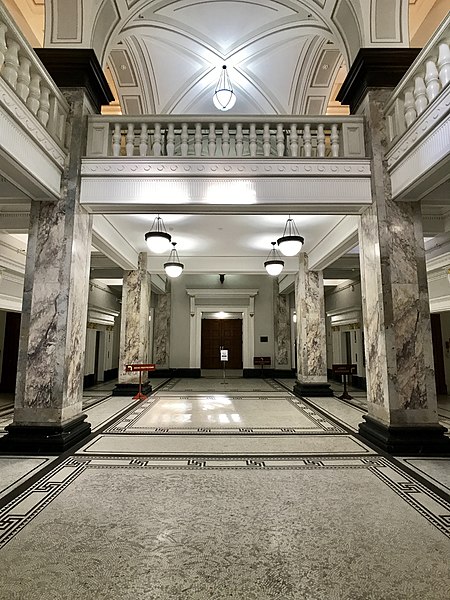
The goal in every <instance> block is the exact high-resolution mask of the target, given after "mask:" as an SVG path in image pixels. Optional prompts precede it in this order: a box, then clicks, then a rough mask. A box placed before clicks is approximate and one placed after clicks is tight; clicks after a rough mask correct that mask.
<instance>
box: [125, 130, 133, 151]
mask: <svg viewBox="0 0 450 600" xmlns="http://www.w3.org/2000/svg"><path fill="white" fill-rule="evenodd" d="M126 140H127V143H126V145H125V149H126V152H127V156H133V154H134V123H128V130H127V136H126Z"/></svg>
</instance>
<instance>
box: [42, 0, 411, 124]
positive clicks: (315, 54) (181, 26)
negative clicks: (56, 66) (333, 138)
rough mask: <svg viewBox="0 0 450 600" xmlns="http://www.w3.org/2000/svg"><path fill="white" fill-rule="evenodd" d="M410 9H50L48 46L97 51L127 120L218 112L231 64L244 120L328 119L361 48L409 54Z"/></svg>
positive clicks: (73, 5) (379, 1) (305, 5)
mask: <svg viewBox="0 0 450 600" xmlns="http://www.w3.org/2000/svg"><path fill="white" fill-rule="evenodd" d="M69 6H70V11H71V14H69V15H68V14H67V10H68V7H69ZM407 8H408V0H326V1H325V0H299V1H294V0H250V1H249V0H245V1H244V0H156V1H153V2H152V1H150V2H149V0H70V1H68V0H48V1H47V3H46V21H47V27H46V45H47V46H61V45H66V46H68V45H72V46H76V47H92V48H94V50H95V51H96V53H97V56H98V57H99V59H100V60H101V62H102V64H103V66H105V67H106V66H108V67H109V68H110V70H111V72H112V76H113V79H114V84H115V86H116V88H117V92H118V95H119V100H120V104H121V106H122V110H123V112H125V113H130V112H133V113H135V114H136V113H137V114H139V113H203V114H209V113H215V112H216V109H215V108H214V106H213V104H212V94H213V91H214V87H215V85H216V83H217V80H218V78H219V73H220V69H221V66H222V64H224V63H226V64H227V67H228V70H229V73H230V76H231V78H232V82H233V85H234V87H235V89H236V92H237V96H238V102H237V103H236V106H235V108H234V109H233V110H234V112H235V113H241V114H250V113H267V114H292V113H294V114H298V113H306V114H307V113H310V114H312V113H314V114H320V113H321V112H325V111H326V107H327V104H328V99H329V98H330V94H331V91H332V89H333V84H334V80H335V76H336V73H337V72H338V70H339V68H340V67H341V66H342V64H345V65H347V66H348V65H349V64H350V63H351V61H352V60H353V58H354V57H355V55H356V53H357V52H358V50H359V48H360V47H361V46H373V45H376V44H378V43H382V44H383V46H387V45H392V46H399V45H400V46H401V45H407V36H405V30H406V33H407V20H406V17H407ZM63 9H64V19H63V18H61V11H63ZM381 36H382V37H381ZM405 40H406V41H405Z"/></svg>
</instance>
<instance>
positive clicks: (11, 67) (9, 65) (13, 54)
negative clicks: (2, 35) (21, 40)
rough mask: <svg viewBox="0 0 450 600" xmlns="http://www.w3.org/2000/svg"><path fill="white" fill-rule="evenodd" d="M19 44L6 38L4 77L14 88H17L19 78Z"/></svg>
mask: <svg viewBox="0 0 450 600" xmlns="http://www.w3.org/2000/svg"><path fill="white" fill-rule="evenodd" d="M19 49H20V46H19V44H18V43H17V42H16V41H15V40H13V39H11V38H10V37H8V36H7V37H6V54H5V60H4V63H3V69H2V76H3V79H4V80H5V81H7V82H8V83H9V85H10V86H11V87H12V88H14V89H15V88H16V84H17V76H18V74H19Z"/></svg>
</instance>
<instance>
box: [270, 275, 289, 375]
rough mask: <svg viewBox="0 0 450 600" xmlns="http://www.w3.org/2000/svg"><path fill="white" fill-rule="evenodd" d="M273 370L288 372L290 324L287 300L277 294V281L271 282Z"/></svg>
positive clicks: (286, 297) (285, 297) (284, 296)
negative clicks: (273, 343)
mask: <svg viewBox="0 0 450 600" xmlns="http://www.w3.org/2000/svg"><path fill="white" fill-rule="evenodd" d="M273 305H274V311H273V312H274V319H275V322H274V326H275V327H274V329H275V360H274V362H275V368H276V369H286V370H290V349H291V323H290V318H289V298H288V296H286V295H282V294H280V293H279V286H278V281H274V282H273Z"/></svg>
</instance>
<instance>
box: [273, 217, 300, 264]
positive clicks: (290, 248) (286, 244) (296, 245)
mask: <svg viewBox="0 0 450 600" xmlns="http://www.w3.org/2000/svg"><path fill="white" fill-rule="evenodd" d="M304 241H305V240H304V239H303V238H302V236H301V235H300V234H299V232H298V229H297V227H296V226H295V223H294V219H291V215H289V219H288V220H287V221H286V225H285V226H284V231H283V235H282V237H280V238H278V239H277V244H278V248H279V249H280V252H281V254H284V256H295V255H296V254H298V253H299V252H300V250H301V249H302V246H303V243H304Z"/></svg>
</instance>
